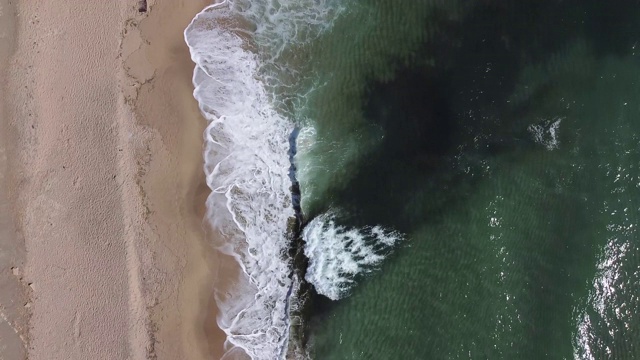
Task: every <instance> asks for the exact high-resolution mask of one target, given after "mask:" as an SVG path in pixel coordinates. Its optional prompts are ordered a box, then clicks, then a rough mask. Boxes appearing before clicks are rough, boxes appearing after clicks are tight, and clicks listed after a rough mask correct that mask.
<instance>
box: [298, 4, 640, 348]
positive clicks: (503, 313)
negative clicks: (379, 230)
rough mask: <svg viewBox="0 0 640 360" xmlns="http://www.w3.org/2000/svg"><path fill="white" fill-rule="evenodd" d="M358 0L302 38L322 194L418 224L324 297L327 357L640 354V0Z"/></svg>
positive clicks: (316, 179) (396, 221)
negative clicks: (375, 262)
mask: <svg viewBox="0 0 640 360" xmlns="http://www.w3.org/2000/svg"><path fill="white" fill-rule="evenodd" d="M345 4H346V5H345V6H347V7H348V8H347V9H346V10H345V11H344V12H343V13H342V14H341V15H340V17H339V18H337V19H336V20H335V23H334V25H333V26H332V28H331V30H330V31H328V32H326V33H325V34H323V35H322V36H320V37H318V38H317V39H315V40H314V41H313V42H311V43H308V44H305V45H304V49H303V50H304V51H301V53H304V54H305V56H306V58H305V59H303V60H304V62H305V64H308V65H305V71H306V72H307V74H308V76H306V77H305V80H304V82H303V84H302V85H301V86H302V87H303V88H306V89H307V90H306V91H305V94H306V95H305V97H304V101H301V102H299V103H297V105H296V106H293V108H295V110H294V112H295V116H296V118H297V119H298V121H299V125H300V126H302V127H304V126H305V125H313V127H314V129H315V131H314V133H313V134H312V137H313V141H309V145H306V147H305V142H304V137H303V138H302V140H301V147H302V150H303V151H301V152H300V154H299V157H298V159H297V164H296V165H297V166H298V179H299V180H300V186H301V194H302V209H303V211H304V214H305V217H306V218H307V220H310V219H313V218H314V217H316V216H318V215H320V214H322V213H325V212H327V211H331V210H333V209H340V212H341V214H342V216H341V217H340V218H339V219H337V220H336V221H338V222H340V223H341V224H342V225H345V226H354V227H358V226H365V225H382V226H385V227H387V228H390V229H394V230H397V231H399V232H401V233H403V234H405V236H404V240H403V241H401V242H400V243H399V244H396V245H395V249H394V251H393V252H392V253H391V254H389V255H388V257H387V258H386V259H385V260H384V261H383V262H381V263H380V264H379V266H378V269H377V270H375V271H371V272H369V273H366V274H361V275H359V276H358V277H357V278H356V284H357V285H355V286H353V287H351V288H349V289H348V290H346V292H345V294H344V296H343V297H342V299H340V300H338V301H331V300H328V299H327V298H325V297H323V296H322V295H318V296H316V297H315V298H314V300H313V302H312V310H313V311H312V316H311V318H310V319H309V321H308V327H307V333H308V334H307V338H308V341H309V349H310V352H311V355H312V357H313V358H315V359H640V235H639V233H638V226H639V225H640V224H639V215H640V57H639V56H640V54H639V53H638V52H640V48H637V46H638V44H637V42H638V41H639V40H640V3H638V2H637V1H631V0H623V1H617V2H615V3H614V2H604V1H595V0H589V1H577V0H575V1H569V0H564V1H562V0H535V1H534V0H523V1H497V0H484V1H452V0H451V1H445V0H443V1H436V0H430V1H417V0H393V1H392V0H357V1H352V2H348V3H345ZM298 50H299V49H298Z"/></svg>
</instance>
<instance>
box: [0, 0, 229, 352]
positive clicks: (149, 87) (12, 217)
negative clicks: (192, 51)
mask: <svg viewBox="0 0 640 360" xmlns="http://www.w3.org/2000/svg"><path fill="white" fill-rule="evenodd" d="M207 4H208V2H206V1H200V0H179V1H178V0H176V1H168V0H162V1H161V0H156V1H152V0H150V1H148V2H145V1H138V0H130V1H125V2H87V1H81V0H72V1H64V2H55V3H51V2H42V1H26V0H22V1H17V2H16V1H9V0H0V80H2V81H1V83H0V84H1V86H2V88H1V89H2V90H1V91H2V95H3V96H2V97H1V98H2V100H3V102H0V106H1V107H0V114H1V118H0V120H1V121H0V359H33V360H36V359H47V360H52V359H65V360H68V359H217V358H220V356H221V354H222V346H223V342H224V339H225V336H224V333H223V332H222V331H220V330H219V329H218V328H217V326H216V325H215V318H216V308H215V303H214V301H213V299H212V291H213V289H212V284H214V282H215V281H216V279H217V278H218V275H219V274H218V265H217V264H218V257H217V255H216V253H215V252H214V251H213V250H212V249H211V247H210V246H209V243H210V240H211V239H209V238H208V236H211V235H210V234H207V233H206V231H205V230H204V229H205V226H203V216H204V211H205V209H204V204H205V198H206V196H207V194H208V190H207V187H206V184H205V182H204V174H203V171H202V132H203V130H204V127H205V121H204V120H203V119H202V117H201V115H200V114H199V111H198V106H197V103H196V101H195V100H194V99H193V97H192V91H193V87H192V84H191V76H192V73H193V66H194V64H193V63H192V62H191V60H190V58H189V52H188V49H187V46H186V45H185V44H184V38H183V30H184V28H185V27H186V26H187V24H188V23H189V21H190V20H191V19H192V18H193V16H194V15H195V14H196V13H197V12H198V11H200V10H201V9H202V8H204V6H206V5H207ZM141 10H142V11H141Z"/></svg>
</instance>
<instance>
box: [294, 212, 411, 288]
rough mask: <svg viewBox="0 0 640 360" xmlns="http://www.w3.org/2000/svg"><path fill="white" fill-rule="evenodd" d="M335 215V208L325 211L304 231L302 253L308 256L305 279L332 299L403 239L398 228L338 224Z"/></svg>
mask: <svg viewBox="0 0 640 360" xmlns="http://www.w3.org/2000/svg"><path fill="white" fill-rule="evenodd" d="M336 217H337V213H336V212H334V211H329V212H327V213H324V214H322V215H321V216H318V217H316V218H315V219H313V220H312V221H311V222H310V223H309V224H308V225H307V226H306V227H305V229H304V231H303V239H304V241H305V247H304V254H305V255H306V256H307V258H309V267H308V269H307V274H306V276H305V279H306V280H307V281H308V282H310V283H311V284H313V286H314V287H315V289H316V291H317V292H318V293H319V294H322V295H324V296H326V297H328V298H330V299H331V300H338V299H340V298H342V297H344V296H345V295H347V294H348V293H349V290H350V289H351V287H352V286H353V285H354V284H355V281H356V277H357V276H358V275H362V274H366V273H368V272H371V271H372V270H374V269H376V267H377V266H378V265H379V264H380V263H381V262H382V260H384V258H385V257H386V255H388V254H389V252H390V251H391V249H392V248H393V246H394V245H395V244H396V243H398V242H399V241H400V240H402V235H401V234H400V233H399V232H397V231H391V230H387V229H385V228H383V227H381V226H370V227H369V226H367V227H362V228H354V227H347V226H342V225H338V224H337V223H336V220H337V219H336Z"/></svg>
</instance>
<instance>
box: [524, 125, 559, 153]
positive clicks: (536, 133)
mask: <svg viewBox="0 0 640 360" xmlns="http://www.w3.org/2000/svg"><path fill="white" fill-rule="evenodd" d="M561 122H562V118H554V119H552V120H545V121H543V122H542V123H540V124H531V125H529V127H528V128H527V130H529V133H531V136H533V140H534V141H535V142H536V143H538V144H540V145H543V146H544V147H545V148H546V149H547V150H555V149H557V148H558V146H559V145H560V140H559V139H558V129H559V128H560V123H561Z"/></svg>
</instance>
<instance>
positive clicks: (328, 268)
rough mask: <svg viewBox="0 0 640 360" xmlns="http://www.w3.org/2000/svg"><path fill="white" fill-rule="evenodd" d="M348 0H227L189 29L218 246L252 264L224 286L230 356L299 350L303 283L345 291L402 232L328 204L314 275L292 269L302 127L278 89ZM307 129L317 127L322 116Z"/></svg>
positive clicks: (223, 321)
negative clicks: (294, 324) (352, 222)
mask: <svg viewBox="0 0 640 360" xmlns="http://www.w3.org/2000/svg"><path fill="white" fill-rule="evenodd" d="M343 9H344V8H342V7H341V5H340V4H338V2H336V1H332V0H290V1H230V0H228V1H223V2H220V3H217V4H213V5H211V6H209V7H207V8H206V9H204V10H203V11H202V12H200V13H199V14H198V15H197V16H196V17H195V18H194V19H193V20H192V22H191V24H190V25H189V26H188V27H187V29H186V30H185V40H186V42H187V44H188V46H189V49H190V52H191V57H192V60H193V61H194V62H195V63H196V67H195V70H194V75H193V84H194V87H195V90H194V97H195V98H196V99H197V100H198V103H199V106H200V110H201V112H202V114H203V116H204V117H205V118H206V120H207V122H208V126H207V128H206V130H205V149H204V162H205V166H204V171H205V175H206V181H207V185H208V186H209V187H210V188H211V190H212V192H211V195H210V196H209V198H208V199H207V215H206V216H207V220H208V221H210V223H211V225H212V227H213V228H215V229H217V230H219V231H220V232H221V234H222V235H223V239H221V240H220V242H219V243H215V244H214V246H215V247H216V248H218V249H219V250H220V251H221V252H223V253H225V254H227V255H229V256H232V257H233V258H235V259H236V261H237V263H238V264H239V266H240V268H241V270H242V274H241V278H240V279H239V281H238V283H236V284H234V287H233V288H232V289H231V293H229V294H225V295H217V296H216V301H217V305H218V307H219V315H218V319H217V321H218V326H219V327H220V328H221V329H222V330H223V331H224V332H225V333H226V335H227V344H226V345H227V346H226V349H225V350H226V351H227V352H226V355H225V356H224V357H223V358H227V359H228V358H235V357H237V356H239V355H240V356H241V355H242V353H246V354H247V355H249V357H251V358H252V359H269V360H272V359H282V358H285V357H287V356H292V353H291V352H290V350H289V347H290V344H289V340H290V326H291V316H292V311H293V309H296V308H299V306H300V304H299V300H298V299H297V297H296V295H297V294H298V292H299V289H300V286H301V284H302V283H303V282H304V281H305V280H306V281H307V282H310V283H311V284H313V285H314V287H315V288H316V290H317V292H318V293H319V294H322V295H325V296H327V297H329V298H331V299H334V300H335V299H339V298H341V297H343V296H345V295H346V294H347V293H348V291H349V289H350V287H351V286H352V285H353V283H354V282H355V280H354V279H355V278H356V276H357V275H358V274H361V273H367V272H370V271H371V270H373V269H374V268H375V267H376V266H377V265H378V264H379V263H380V262H381V261H382V259H383V258H384V255H385V254H386V253H388V250H389V249H390V248H391V247H392V246H393V244H395V243H396V242H397V241H398V240H399V239H400V238H401V235H400V234H398V233H395V232H393V231H388V230H385V229H382V228H381V227H378V226H371V227H367V228H363V229H347V228H345V227H343V226H338V225H336V224H335V221H334V220H335V217H336V214H338V213H339V211H330V212H327V213H326V214H323V215H321V216H318V217H316V218H315V219H314V220H313V221H312V222H311V223H310V224H309V226H307V227H306V230H305V231H304V232H303V239H304V241H305V242H306V245H305V249H304V253H305V255H306V256H307V257H308V258H309V268H308V269H307V270H306V276H305V279H300V278H298V277H297V275H296V273H295V271H294V269H293V259H292V257H291V255H290V250H291V248H292V246H293V243H294V240H295V239H294V238H293V235H294V234H293V233H292V230H291V223H292V221H293V222H295V219H296V215H297V214H296V212H295V209H294V205H295V204H294V199H293V193H292V186H293V181H295V178H292V177H290V169H291V168H292V159H293V157H292V156H291V155H290V151H292V149H291V147H292V146H291V144H290V138H291V136H292V134H295V133H297V130H296V129H297V128H296V123H295V121H294V119H292V111H287V108H286V106H284V105H283V102H282V101H281V100H280V99H281V98H283V96H282V93H283V89H284V92H286V91H287V89H293V88H295V86H292V84H294V83H295V82H296V79H297V78H298V77H299V76H298V75H297V70H298V68H299V67H301V66H298V65H296V60H295V57H291V54H290V52H289V50H290V48H291V47H293V46H298V47H299V46H301V45H304V44H305V43H309V42H311V41H313V40H314V39H316V38H318V37H319V36H321V35H322V34H323V32H325V31H328V30H330V29H331V25H332V22H333V21H334V20H335V19H336V18H337V17H338V16H339V15H340V13H341V11H342V10H343ZM296 66H298V68H296ZM279 94H280V95H279ZM284 97H285V98H286V96H284ZM303 103H304V101H301V102H299V104H303ZM294 110H295V109H294ZM293 112H295V111H293ZM310 126H311V128H310ZM301 132H302V133H303V134H306V133H310V132H313V129H312V125H308V124H307V126H306V127H303V129H302V131H301ZM305 141H307V142H308V139H307V138H305ZM300 145H304V146H299V147H300V148H301V149H302V150H304V149H307V148H309V147H312V146H313V144H308V143H307V144H300ZM299 151H300V150H299ZM293 356H295V357H296V358H305V357H307V355H305V354H303V353H302V352H297V353H296V354H293Z"/></svg>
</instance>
